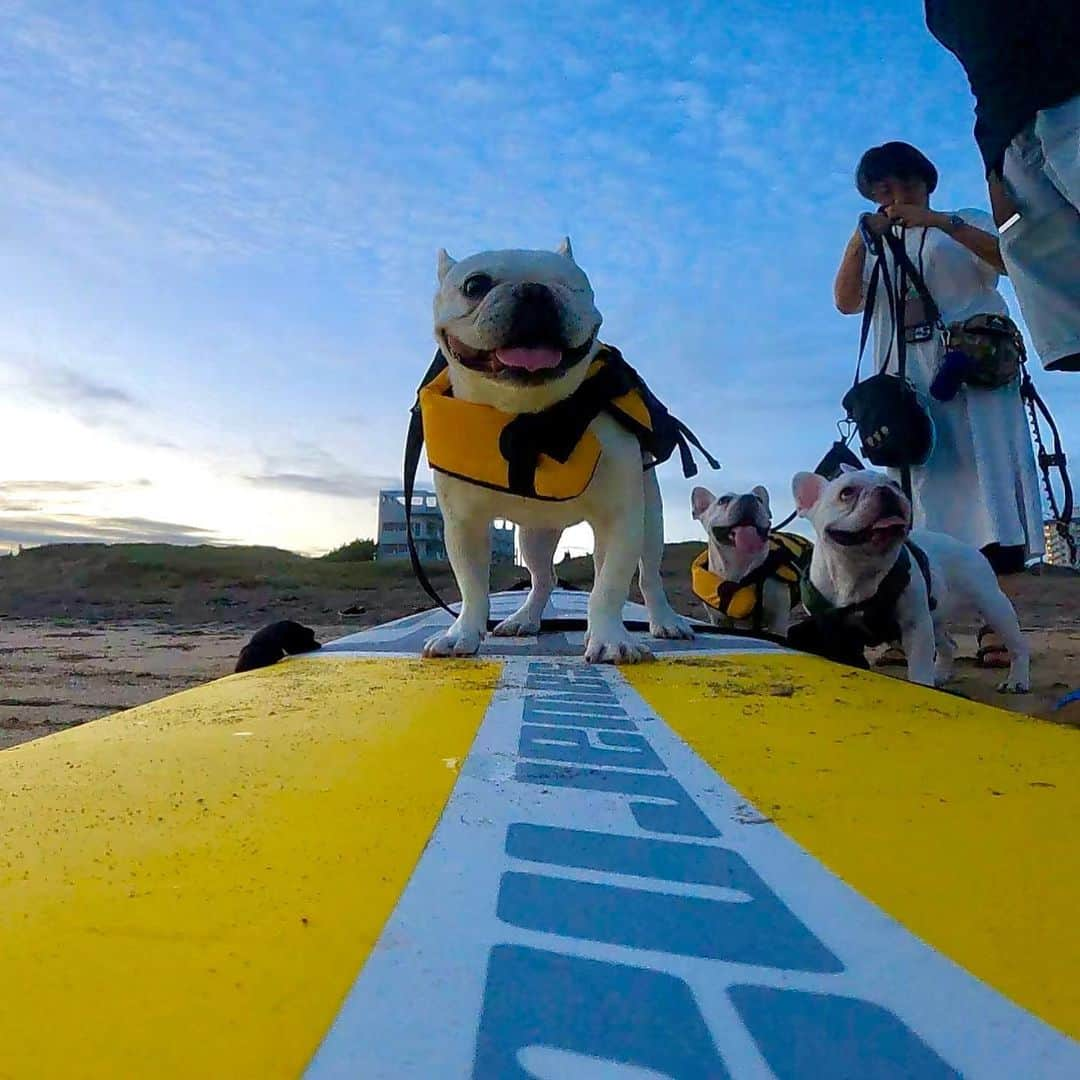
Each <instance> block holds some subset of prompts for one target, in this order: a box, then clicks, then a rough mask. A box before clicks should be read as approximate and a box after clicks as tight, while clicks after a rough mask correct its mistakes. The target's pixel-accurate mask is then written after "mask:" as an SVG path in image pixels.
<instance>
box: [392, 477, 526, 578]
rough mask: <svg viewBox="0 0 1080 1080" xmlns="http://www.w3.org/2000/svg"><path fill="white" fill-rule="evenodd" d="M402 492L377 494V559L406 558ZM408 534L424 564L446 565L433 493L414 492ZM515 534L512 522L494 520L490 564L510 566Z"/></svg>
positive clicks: (442, 537)
mask: <svg viewBox="0 0 1080 1080" xmlns="http://www.w3.org/2000/svg"><path fill="white" fill-rule="evenodd" d="M405 528H406V525H405V492H404V491H380V492H379V535H378V545H377V547H376V550H375V557H376V558H377V559H407V558H408V557H409V544H408V536H407V534H406V532H405ZM412 533H413V540H414V541H415V543H416V550H417V552H419V555H420V558H421V560H422V561H424V562H446V541H445V539H444V536H443V516H442V509H441V508H440V506H439V500H438V497H437V496H436V494H435V492H433V491H414V492H413V504H412ZM516 540H517V531H516V527H515V526H514V525H513V523H511V522H509V521H502V520H501V519H500V520H496V521H495V523H494V524H493V525H492V527H491V561H492V562H495V563H511V564H512V563H513V562H514V557H515V553H516Z"/></svg>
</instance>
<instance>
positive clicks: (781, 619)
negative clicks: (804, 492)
mask: <svg viewBox="0 0 1080 1080" xmlns="http://www.w3.org/2000/svg"><path fill="white" fill-rule="evenodd" d="M690 509H691V512H692V513H693V515H694V518H695V519H696V520H697V521H700V522H701V524H702V526H703V528H704V529H705V534H706V536H707V537H708V541H709V559H708V568H709V572H710V573H713V574H716V575H717V577H720V578H723V579H724V581H732V582H739V581H742V580H743V579H744V578H746V577H748V576H749V575H750V574H752V573H753V572H754V571H755V570H757V569H758V567H760V566H761V564H762V563H763V562H764V561H765V559H766V558H767V557H768V554H769V529H770V527H771V526H772V511H771V510H770V509H769V493H768V491H767V490H766V489H765V488H763V487H761V486H760V485H759V486H758V487H755V488H754V489H753V490H751V491H749V492H746V493H745V494H742V495H739V494H736V493H734V492H729V493H727V494H725V495H721V496H719V497H717V496H715V495H713V493H712V492H711V491H709V489H708V488H703V487H696V488H694V490H693V491H692V492H691V493H690ZM761 588H762V597H761V603H762V614H763V620H762V621H763V628H764V629H766V630H768V631H770V632H771V633H773V634H777V635H779V636H780V637H783V636H785V635H786V634H787V632H788V624H789V623H790V621H791V590H790V588H789V587H788V586H787V585H786V584H784V582H782V581H778V580H776V579H775V578H766V580H765V581H763V582H762V585H761ZM704 606H705V610H706V612H707V613H708V617H709V621H710V622H712V623H713V625H714V626H732V625H738V624H739V622H740V621H741V622H747V620H745V619H744V620H734V619H730V618H728V617H727V616H725V615H723V614H722V613H721V612H719V611H717V610H716V608H714V607H710V606H709V605H708V604H705V605H704Z"/></svg>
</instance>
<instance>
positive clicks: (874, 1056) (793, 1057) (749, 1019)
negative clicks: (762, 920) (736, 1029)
mask: <svg viewBox="0 0 1080 1080" xmlns="http://www.w3.org/2000/svg"><path fill="white" fill-rule="evenodd" d="M728 994H729V996H730V997H731V1000H732V1003H733V1004H734V1005H735V1008H736V1010H737V1011H738V1013H739V1016H740V1017H741V1018H742V1020H743V1022H744V1023H745V1024H746V1026H747V1028H749V1030H750V1034H751V1035H752V1036H753V1037H754V1042H756V1043H757V1045H758V1048H759V1049H760V1050H761V1053H762V1056H763V1057H764V1058H765V1060H766V1061H767V1062H768V1063H769V1068H770V1069H772V1071H773V1073H774V1074H775V1075H776V1077H777V1080H803V1078H804V1077H807V1076H837V1077H840V1076H844V1077H847V1076H850V1077H858V1078H859V1080H909V1078H910V1077H913V1076H917V1077H918V1078H919V1080H960V1076H961V1074H960V1073H958V1072H957V1071H956V1070H955V1069H953V1068H952V1067H951V1066H950V1065H948V1064H946V1063H945V1062H944V1061H942V1059H941V1058H940V1057H938V1055H937V1054H935V1053H934V1051H933V1050H931V1049H930V1047H929V1046H927V1045H926V1043H924V1042H923V1041H922V1039H920V1038H919V1036H918V1035H916V1034H915V1032H914V1031H912V1030H911V1028H909V1027H908V1026H907V1025H906V1024H905V1023H904V1022H903V1021H902V1020H901V1019H900V1018H899V1017H898V1016H897V1015H896V1014H895V1013H893V1012H890V1011H889V1010H888V1009H883V1008H882V1007H881V1006H880V1005H874V1004H873V1003H871V1002H869V1001H861V1000H860V999H859V998H850V997H840V996H839V995H836V994H814V993H809V992H806V991H802V990H780V989H776V988H774V987H770V986H732V987H731V988H730V989H729V990H728Z"/></svg>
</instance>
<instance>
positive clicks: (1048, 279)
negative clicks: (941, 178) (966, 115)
mask: <svg viewBox="0 0 1080 1080" xmlns="http://www.w3.org/2000/svg"><path fill="white" fill-rule="evenodd" d="M1003 179H1004V182H1005V188H1006V191H1007V193H1008V194H1009V195H1010V196H1011V197H1012V199H1013V201H1014V202H1015V203H1016V205H1017V207H1018V208H1019V211H1020V220H1019V221H1018V222H1017V223H1016V224H1015V225H1013V226H1011V227H1010V228H1008V229H1006V230H1005V232H1003V233H1002V234H1001V254H1002V258H1003V259H1004V260H1005V265H1006V267H1007V268H1008V270H1009V278H1010V280H1011V281H1012V284H1013V288H1014V289H1015V290H1016V296H1017V299H1018V300H1019V301H1020V310H1021V311H1022V312H1023V315H1024V321H1025V322H1026V323H1027V326H1028V330H1029V331H1030V332H1031V339H1032V341H1033V342H1034V343H1035V349H1036V351H1037V352H1038V354H1039V357H1040V359H1041V360H1042V363H1043V367H1046V368H1054V367H1057V366H1060V365H1059V363H1058V362H1059V361H1061V360H1062V358H1063V357H1067V356H1074V355H1077V354H1080V95H1078V96H1077V97H1074V98H1071V99H1070V100H1069V101H1066V102H1064V103H1063V104H1061V105H1055V106H1054V107H1053V108H1051V109H1043V110H1042V111H1040V112H1039V113H1038V114H1037V115H1036V117H1035V119H1034V120H1033V121H1032V122H1031V123H1030V124H1029V125H1028V126H1027V127H1026V128H1025V129H1024V130H1023V131H1021V132H1020V134H1019V135H1017V136H1016V138H1014V139H1013V141H1012V142H1011V143H1010V144H1009V147H1008V149H1007V150H1006V151H1005V164H1004V167H1003Z"/></svg>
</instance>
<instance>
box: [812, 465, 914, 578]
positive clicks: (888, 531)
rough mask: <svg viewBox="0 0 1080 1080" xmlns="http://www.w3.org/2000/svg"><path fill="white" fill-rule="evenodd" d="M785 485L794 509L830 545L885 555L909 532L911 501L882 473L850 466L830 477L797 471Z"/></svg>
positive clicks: (845, 549) (853, 550) (905, 537)
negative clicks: (790, 494) (850, 468)
mask: <svg viewBox="0 0 1080 1080" xmlns="http://www.w3.org/2000/svg"><path fill="white" fill-rule="evenodd" d="M791 488H792V492H793V494H794V496H795V504H796V506H797V507H798V509H799V513H800V514H801V515H802V516H803V517H805V518H808V519H809V520H810V522H811V523H812V524H813V526H814V529H815V531H816V532H817V534H818V537H819V539H820V540H821V541H822V542H823V543H824V544H826V545H827V546H828V547H830V548H833V549H842V550H844V551H846V552H848V553H850V554H852V555H854V554H859V555H862V556H869V557H873V558H887V557H890V556H893V555H895V554H896V551H897V549H898V548H899V547H900V545H901V544H902V543H903V542H904V541H905V540H906V539H907V536H908V533H910V532H911V503H910V502H909V501H908V499H907V497H906V496H905V495H904V492H903V491H902V490H901V488H900V485H899V484H897V483H895V482H894V481H892V480H890V479H889V478H888V477H887V476H885V475H883V474H882V473H879V472H874V471H872V470H870V469H857V470H856V469H853V470H851V471H845V472H842V473H841V474H840V475H839V476H838V477H837V478H836V479H835V480H832V481H829V480H825V479H824V478H823V477H820V476H818V475H817V474H816V473H805V472H804V473H797V474H796V475H795V478H794V479H793V480H792V483H791Z"/></svg>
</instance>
